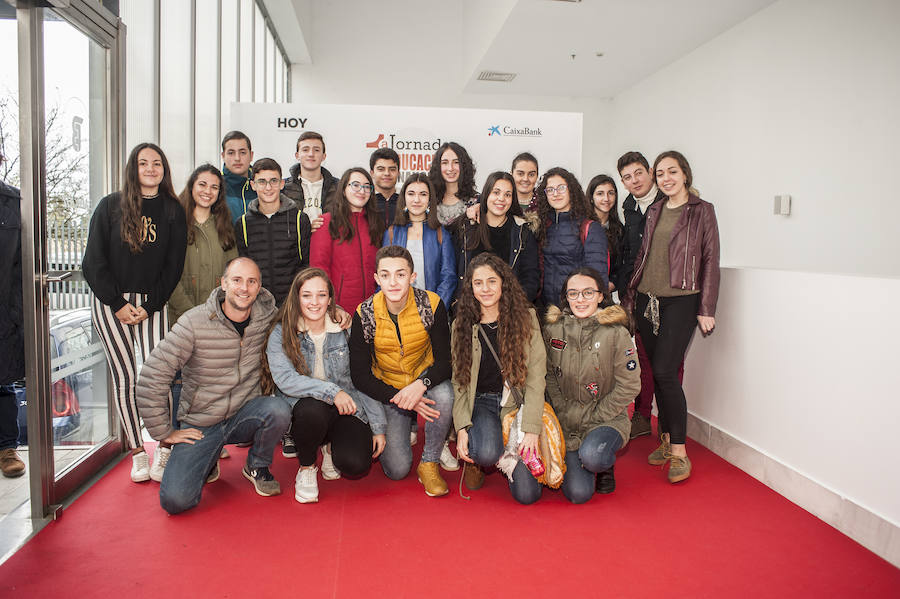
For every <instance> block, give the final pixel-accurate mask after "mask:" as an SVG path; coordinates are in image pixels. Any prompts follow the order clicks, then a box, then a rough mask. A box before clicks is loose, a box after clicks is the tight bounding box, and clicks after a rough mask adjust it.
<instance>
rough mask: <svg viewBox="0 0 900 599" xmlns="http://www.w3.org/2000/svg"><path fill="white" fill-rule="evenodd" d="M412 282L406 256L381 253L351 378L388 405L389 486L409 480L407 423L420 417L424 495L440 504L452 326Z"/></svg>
mask: <svg viewBox="0 0 900 599" xmlns="http://www.w3.org/2000/svg"><path fill="white" fill-rule="evenodd" d="M415 278H416V273H414V272H413V261H412V256H411V255H410V253H409V251H407V250H406V248H403V247H400V246H396V245H390V246H387V247H383V248H381V249H380V250H378V253H377V254H376V255H375V281H376V282H377V283H378V284H379V285H380V286H381V291H379V292H377V293H376V294H375V295H373V296H372V297H370V298H369V299H367V300H366V301H364V302H363V303H362V304H360V305H359V307H358V308H357V310H356V313H355V314H354V315H353V325H352V328H351V333H350V374H351V377H352V379H353V384H354V385H355V386H356V388H357V389H359V390H360V391H361V392H363V393H365V394H366V395H368V396H369V397H371V398H373V399H376V400H378V401H380V402H382V403H384V404H385V405H386V407H385V416H386V417H387V432H386V436H387V443H386V445H385V449H384V452H383V453H382V454H381V458H380V460H381V467H382V469H383V470H384V473H385V475H387V477H388V478H390V479H393V480H400V479H402V478H404V477H405V476H406V475H407V474H409V471H410V469H411V467H412V449H411V448H410V445H409V428H410V423H411V422H412V419H413V418H415V417H416V415H417V414H421V415H422V417H423V418H424V419H425V421H426V424H425V447H424V449H423V451H422V459H421V461H420V462H419V467H418V468H417V469H416V473H417V475H418V478H419V481H420V482H421V483H422V484H423V485H424V487H425V493H426V495H428V496H429V497H439V496H441V495H446V494H447V492H448V489H447V483H446V481H445V480H444V479H443V477H442V476H441V473H440V469H439V468H438V462H439V461H440V457H441V450H442V449H443V446H444V439H445V438H446V437H447V432H448V431H449V429H450V424H451V421H452V417H453V415H452V413H451V412H452V408H453V387H452V384H451V382H450V374H451V366H450V326H449V324H448V321H447V309H446V308H445V306H444V304H443V302H442V301H441V299H440V297H439V296H438V295H437V294H436V293H432V292H431V291H426V290H424V289H418V288H414V287H412V283H413V281H415Z"/></svg>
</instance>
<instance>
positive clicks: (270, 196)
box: [234, 158, 310, 306]
mask: <svg viewBox="0 0 900 599" xmlns="http://www.w3.org/2000/svg"><path fill="white" fill-rule="evenodd" d="M250 184H251V186H252V187H253V189H254V190H255V191H256V193H257V198H256V199H255V200H253V201H252V202H250V205H249V206H248V208H247V213H246V214H244V215H242V216H241V217H240V218H239V219H238V220H237V221H236V222H235V223H234V232H235V237H236V239H237V249H238V254H240V255H241V256H249V257H250V258H253V260H255V261H256V263H257V264H258V265H259V270H260V272H261V273H262V284H263V286H264V287H265V288H266V289H268V290H269V291H270V292H271V293H272V295H274V296H275V301H276V303H277V304H278V305H279V306H280V305H281V303H282V302H283V301H284V298H285V297H286V296H287V293H288V291H289V290H290V288H291V282H292V281H293V280H294V276H295V275H296V274H297V273H298V272H300V271H301V270H302V269H304V268H306V267H307V266H309V236H310V224H309V217H308V216H307V215H306V214H304V213H303V212H301V211H300V209H299V208H298V207H297V205H296V204H295V203H294V202H293V201H292V200H291V199H290V198H288V197H287V196H285V195H284V194H283V193H282V191H281V190H282V189H283V188H284V185H285V182H284V180H283V179H282V178H281V166H280V165H279V164H278V163H277V162H276V161H274V160H272V159H271V158H260V159H259V160H257V161H256V162H255V163H254V164H253V179H252V180H251V182H250Z"/></svg>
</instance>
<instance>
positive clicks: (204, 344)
mask: <svg viewBox="0 0 900 599" xmlns="http://www.w3.org/2000/svg"><path fill="white" fill-rule="evenodd" d="M224 299H225V292H224V291H223V290H222V288H221V287H217V288H216V289H214V290H213V292H212V293H210V295H209V298H208V299H207V300H206V303H205V304H201V305H199V306H197V307H195V308H191V309H190V310H188V311H187V312H185V313H184V315H183V316H182V317H181V318H180V319H179V320H178V322H176V323H175V326H174V327H172V330H171V331H169V333H168V334H167V335H166V336H165V338H164V339H163V340H162V341H160V342H159V344H158V345H157V346H156V347H155V348H154V349H153V351H152V352H151V353H150V357H148V358H147V361H146V362H144V366H143V368H142V369H141V375H140V378H139V379H138V382H137V389H136V391H137V404H138V411H139V412H140V415H141V418H143V419H144V426H146V427H147V431H148V432H149V433H150V436H152V437H153V438H154V439H157V440H162V439H165V438H166V437H168V436H169V435H170V434H172V432H174V430H175V429H174V428H173V427H172V415H171V413H170V412H169V399H168V398H169V386H170V385H171V384H172V379H174V378H175V373H176V372H178V371H179V370H181V372H182V377H181V378H182V381H183V388H182V390H181V401H180V402H179V404H178V421H179V422H182V423H185V424H189V425H192V426H198V427H205V426H212V425H213V424H217V423H219V422H222V421H223V420H225V419H227V418H230V417H232V416H234V415H235V414H236V413H237V411H238V410H240V409H241V407H242V406H243V405H244V404H245V403H246V402H247V401H249V400H251V399H253V398H254V397H257V396H259V395H260V389H259V370H260V360H261V358H262V352H263V349H264V348H265V345H266V338H267V336H266V330H267V329H268V327H269V321H270V320H271V319H272V316H273V315H274V314H275V298H274V297H272V294H271V293H269V292H268V291H267V290H266V289H260V290H259V296H257V298H256V302H254V304H253V307H252V308H251V311H250V323H249V324H248V325H247V328H246V330H245V331H244V336H243V337H241V336H240V335H238V333H237V331H236V330H235V329H234V326H233V325H232V324H231V323H230V322H229V321H228V319H227V318H226V317H225V314H224V313H223V312H222V305H221V303H222V301H223V300H224Z"/></svg>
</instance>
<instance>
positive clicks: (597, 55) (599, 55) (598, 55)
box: [594, 52, 603, 58]
mask: <svg viewBox="0 0 900 599" xmlns="http://www.w3.org/2000/svg"><path fill="white" fill-rule="evenodd" d="M594 56H596V57H597V58H603V52H596V53H595V54H594Z"/></svg>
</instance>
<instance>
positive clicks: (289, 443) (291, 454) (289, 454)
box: [281, 433, 297, 458]
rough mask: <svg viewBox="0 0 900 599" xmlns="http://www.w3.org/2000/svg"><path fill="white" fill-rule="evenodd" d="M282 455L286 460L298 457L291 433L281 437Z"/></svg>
mask: <svg viewBox="0 0 900 599" xmlns="http://www.w3.org/2000/svg"><path fill="white" fill-rule="evenodd" d="M281 455H283V456H284V457H286V458H296V457H297V446H296V445H294V438H293V437H292V436H291V434H290V433H285V434H284V435H282V437H281Z"/></svg>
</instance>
